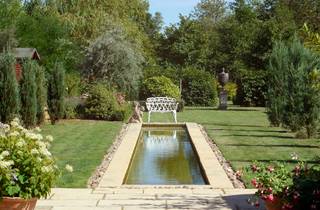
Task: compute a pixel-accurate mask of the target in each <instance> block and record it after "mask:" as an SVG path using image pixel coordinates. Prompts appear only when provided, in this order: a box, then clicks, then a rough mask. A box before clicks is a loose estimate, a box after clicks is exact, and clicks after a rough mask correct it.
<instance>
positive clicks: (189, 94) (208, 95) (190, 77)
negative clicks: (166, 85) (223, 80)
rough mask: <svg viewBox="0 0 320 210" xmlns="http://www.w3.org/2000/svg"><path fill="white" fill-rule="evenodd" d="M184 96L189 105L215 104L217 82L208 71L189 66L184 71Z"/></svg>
mask: <svg viewBox="0 0 320 210" xmlns="http://www.w3.org/2000/svg"><path fill="white" fill-rule="evenodd" d="M182 98H183V100H184V101H185V103H186V105H188V106H215V105H216V104H217V98H218V93H217V83H216V80H215V79H214V77H213V76H212V75H211V74H210V73H209V72H206V71H203V70H199V69H195V68H193V67H188V68H185V69H183V71H182Z"/></svg>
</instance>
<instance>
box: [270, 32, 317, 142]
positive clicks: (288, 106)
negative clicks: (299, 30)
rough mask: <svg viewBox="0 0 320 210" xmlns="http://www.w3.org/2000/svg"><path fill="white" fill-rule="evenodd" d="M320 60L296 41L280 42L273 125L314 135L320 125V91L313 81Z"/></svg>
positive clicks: (273, 69)
mask: <svg viewBox="0 0 320 210" xmlns="http://www.w3.org/2000/svg"><path fill="white" fill-rule="evenodd" d="M319 69H320V59H319V57H318V56H317V55H315V54H314V53H312V52H311V51H310V50H308V49H306V48H305V47H304V46H303V44H302V43H301V42H300V41H299V40H298V39H297V38H295V39H294V40H293V41H292V42H291V43H290V44H288V45H285V44H283V43H277V44H276V45H275V47H274V49H273V52H272V55H271V58H270V65H269V68H268V72H269V92H268V116H269V120H270V122H271V123H272V124H273V125H280V124H281V125H282V126H283V127H286V128H290V129H291V130H292V131H302V132H304V133H305V134H306V135H307V136H308V137H309V138H310V137H312V136H314V135H315V134H316V131H317V125H318V124H319V122H320V90H319V89H317V88H316V86H315V83H316V81H314V80H313V79H312V75H313V74H314V72H319Z"/></svg>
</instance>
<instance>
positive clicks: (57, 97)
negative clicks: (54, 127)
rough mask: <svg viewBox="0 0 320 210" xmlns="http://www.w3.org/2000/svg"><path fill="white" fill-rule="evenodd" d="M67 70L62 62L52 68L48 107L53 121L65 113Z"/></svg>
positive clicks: (53, 122)
mask: <svg viewBox="0 0 320 210" xmlns="http://www.w3.org/2000/svg"><path fill="white" fill-rule="evenodd" d="M64 76H65V70H64V66H63V64H62V63H60V62H56V63H55V64H54V66H53V68H52V69H51V72H50V76H49V81H48V99H47V100H48V108H49V115H50V119H51V123H52V124H55V122H56V121H57V120H59V119H61V118H62V117H63V115H64V93H65V84H64Z"/></svg>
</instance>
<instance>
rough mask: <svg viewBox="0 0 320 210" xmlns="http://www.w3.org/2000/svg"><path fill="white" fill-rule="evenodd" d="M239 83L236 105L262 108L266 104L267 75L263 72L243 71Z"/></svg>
mask: <svg viewBox="0 0 320 210" xmlns="http://www.w3.org/2000/svg"><path fill="white" fill-rule="evenodd" d="M240 75H241V76H240V79H239V80H238V81H237V86H238V88H237V95H236V97H235V100H234V104H237V105H241V106H262V107H264V106H265V104H266V95H267V83H266V79H267V77H266V76H267V74H266V72H265V71H262V70H242V71H240Z"/></svg>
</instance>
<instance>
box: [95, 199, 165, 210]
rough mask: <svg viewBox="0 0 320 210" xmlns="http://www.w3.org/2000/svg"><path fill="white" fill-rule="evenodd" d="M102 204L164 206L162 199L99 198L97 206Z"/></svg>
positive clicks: (102, 205)
mask: <svg viewBox="0 0 320 210" xmlns="http://www.w3.org/2000/svg"><path fill="white" fill-rule="evenodd" d="M104 206H124V207H126V206H127V207H140V208H143V209H144V208H165V207H166V201H164V200H153V201H152V202H150V200H100V201H99V203H98V207H104Z"/></svg>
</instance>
